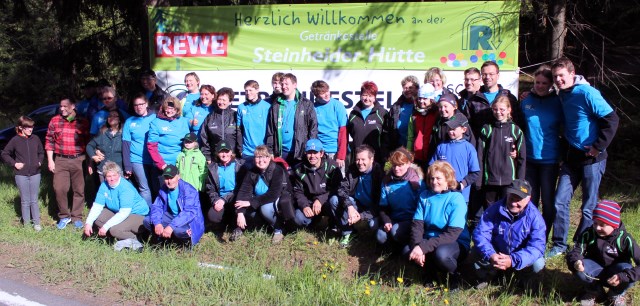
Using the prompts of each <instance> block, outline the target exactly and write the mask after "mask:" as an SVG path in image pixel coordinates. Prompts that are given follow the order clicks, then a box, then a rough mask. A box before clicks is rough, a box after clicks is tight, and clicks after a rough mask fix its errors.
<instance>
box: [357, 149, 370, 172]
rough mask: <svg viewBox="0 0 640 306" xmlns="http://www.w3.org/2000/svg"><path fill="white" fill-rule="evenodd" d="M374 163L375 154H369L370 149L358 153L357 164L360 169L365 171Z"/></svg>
mask: <svg viewBox="0 0 640 306" xmlns="http://www.w3.org/2000/svg"><path fill="white" fill-rule="evenodd" d="M372 165H373V156H369V152H368V151H364V152H360V153H358V154H356V166H357V167H358V171H360V172H362V173H364V172H367V171H369V169H371V166H372Z"/></svg>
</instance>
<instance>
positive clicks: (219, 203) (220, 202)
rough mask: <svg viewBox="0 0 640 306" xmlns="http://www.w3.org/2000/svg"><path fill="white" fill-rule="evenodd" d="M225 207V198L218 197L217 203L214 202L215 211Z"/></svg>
mask: <svg viewBox="0 0 640 306" xmlns="http://www.w3.org/2000/svg"><path fill="white" fill-rule="evenodd" d="M223 208H224V200H223V199H218V200H217V201H216V202H215V203H213V209H214V210H215V211H221V210H222V209H223Z"/></svg>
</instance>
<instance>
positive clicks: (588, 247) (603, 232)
mask: <svg viewBox="0 0 640 306" xmlns="http://www.w3.org/2000/svg"><path fill="white" fill-rule="evenodd" d="M631 259H633V261H634V262H635V264H636V266H635V267H634V266H633V265H632V264H631ZM638 263H640V248H638V245H637V244H636V241H635V239H633V237H631V234H629V232H627V230H626V229H625V227H624V224H622V222H621V221H620V206H619V205H618V203H616V202H612V201H607V200H603V201H602V202H600V203H598V204H597V205H596V208H595V209H594V210H593V226H592V227H589V228H587V229H586V230H585V231H584V232H582V234H581V235H580V237H579V239H578V241H577V242H576V245H575V247H574V248H573V250H571V252H569V253H567V265H568V266H569V270H571V272H573V274H574V275H575V276H576V277H577V278H578V279H579V280H580V281H581V282H582V283H583V284H584V285H585V288H584V293H583V294H582V296H581V297H580V304H581V305H594V304H595V301H596V299H598V298H600V297H602V296H603V295H604V287H607V288H609V291H608V292H607V295H608V299H609V302H610V305H616V306H618V305H626V297H625V293H626V291H627V290H628V289H629V288H631V286H633V284H634V283H635V282H636V281H638V279H639V278H640V268H639V267H638Z"/></svg>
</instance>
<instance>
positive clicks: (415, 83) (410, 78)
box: [400, 75, 420, 88]
mask: <svg viewBox="0 0 640 306" xmlns="http://www.w3.org/2000/svg"><path fill="white" fill-rule="evenodd" d="M409 82H411V83H413V86H415V87H417V88H420V81H418V78H417V77H416V76H415V75H408V76H406V77H404V78H402V81H400V84H401V85H402V86H403V87H404V85H407V83H409Z"/></svg>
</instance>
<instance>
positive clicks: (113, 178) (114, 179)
mask: <svg viewBox="0 0 640 306" xmlns="http://www.w3.org/2000/svg"><path fill="white" fill-rule="evenodd" d="M104 180H105V181H107V184H109V187H111V188H113V187H116V186H118V182H120V174H118V172H116V171H107V173H105V174H104Z"/></svg>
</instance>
